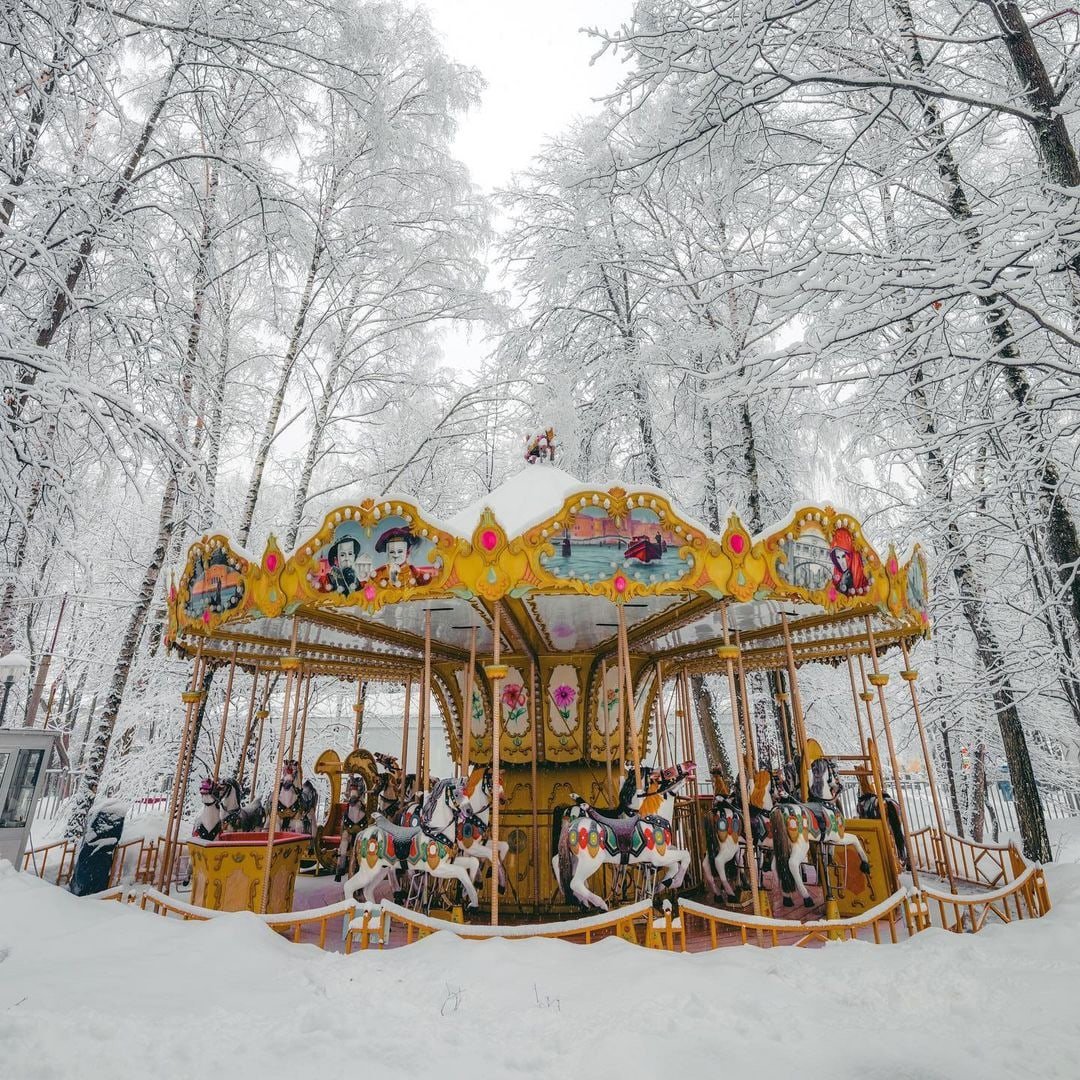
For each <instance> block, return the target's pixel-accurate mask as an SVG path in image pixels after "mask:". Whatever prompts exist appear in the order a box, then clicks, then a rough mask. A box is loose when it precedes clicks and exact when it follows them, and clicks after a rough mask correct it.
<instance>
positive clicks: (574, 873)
mask: <svg viewBox="0 0 1080 1080" xmlns="http://www.w3.org/2000/svg"><path fill="white" fill-rule="evenodd" d="M574 802H575V804H576V805H575V807H573V808H572V809H571V810H570V812H569V813H568V814H567V815H566V817H565V818H564V819H563V823H562V831H561V835H560V836H559V846H558V854H557V855H556V856H555V858H554V859H553V866H554V868H555V872H556V878H557V880H558V882H559V885H560V886H561V888H562V892H563V896H564V897H565V898H566V899H567V900H568V901H569V900H572V899H573V898H576V899H577V900H578V902H579V903H580V904H582V906H584V907H589V906H590V905H591V906H592V907H597V908H600V909H601V910H602V911H607V904H606V903H605V902H604V900H603V898H602V897H599V896H597V895H596V893H594V892H592V891H591V890H590V889H589V887H588V885H587V882H588V880H589V878H590V877H592V875H593V874H595V873H596V871H597V870H599V869H600V867H601V866H604V865H605V864H608V863H614V864H617V865H620V866H653V867H656V868H657V869H658V870H663V871H664V872H665V873H664V877H663V879H662V880H661V882H660V887H661V888H675V889H677V888H678V887H679V886H680V885H681V884H682V881H683V878H684V877H685V876H686V871H687V870H688V869H689V867H690V852H688V851H685V850H683V849H682V848H676V847H672V846H671V840H672V830H671V822H670V821H668V820H667V819H665V818H662V817H659V816H657V815H653V814H650V815H647V816H646V817H642V816H640V815H639V814H631V815H630V816H628V817H605V816H604V815H603V814H600V813H598V812H597V811H596V810H594V809H593V808H592V807H591V806H590V805H589V804H588V803H587V802H586V801H585V800H584V799H582V798H581V797H580V796H578V795H575V796H574Z"/></svg>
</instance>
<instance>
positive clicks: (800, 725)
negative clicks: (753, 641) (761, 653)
mask: <svg viewBox="0 0 1080 1080" xmlns="http://www.w3.org/2000/svg"><path fill="white" fill-rule="evenodd" d="M780 625H781V626H782V627H783V631H784V652H785V654H786V655H787V668H788V681H789V682H790V683H791V705H792V715H793V716H794V717H795V738H796V739H797V740H798V742H799V792H800V797H801V798H802V801H803V802H806V800H807V798H808V796H809V794H810V779H809V776H808V775H807V770H806V720H805V714H804V713H803V707H802V694H800V693H799V676H798V673H797V672H796V670H795V652H794V650H793V649H792V647H791V627H790V626H788V617H787V614H786V612H783V611H782V612H780Z"/></svg>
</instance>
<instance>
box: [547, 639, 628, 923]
mask: <svg viewBox="0 0 1080 1080" xmlns="http://www.w3.org/2000/svg"><path fill="white" fill-rule="evenodd" d="M536 706H537V697H536V661H535V660H530V661H529V712H530V713H531V714H532V723H533V730H532V777H531V780H532V857H533V903H534V904H536V906H537V907H539V906H540V789H539V783H540V779H539V774H538V771H537V760H536V759H537V755H538V754H539V753H540V745H539V744H540V720H541V716H540V712H541V711H542V710H538V709H537V707H536ZM608 775H609V776H610V775H611V768H610V765H609V767H608Z"/></svg>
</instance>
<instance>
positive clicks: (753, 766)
mask: <svg viewBox="0 0 1080 1080" xmlns="http://www.w3.org/2000/svg"><path fill="white" fill-rule="evenodd" d="M735 644H736V646H738V649H739V663H738V671H739V691H740V694H741V697H742V713H743V727H744V728H745V729H746V775H747V776H754V775H755V774H756V773H757V767H758V752H757V744H756V742H755V740H754V724H753V721H752V719H751V717H750V698H749V696H748V695H747V692H746V665H745V664H744V663H743V654H742V637H741V635H740V634H739V632H738V631H736V632H735Z"/></svg>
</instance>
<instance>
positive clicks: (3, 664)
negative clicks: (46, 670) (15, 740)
mask: <svg viewBox="0 0 1080 1080" xmlns="http://www.w3.org/2000/svg"><path fill="white" fill-rule="evenodd" d="M29 670H30V661H29V660H28V659H27V658H26V657H25V656H23V654H22V653H17V652H10V653H8V654H7V656H0V679H3V680H4V697H3V700H0V727H3V724H4V714H5V713H6V712H7V703H8V694H10V693H11V687H12V686H13V685H14V683H15V676H16V675H25V674H26V673H27V672H28V671H29Z"/></svg>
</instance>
